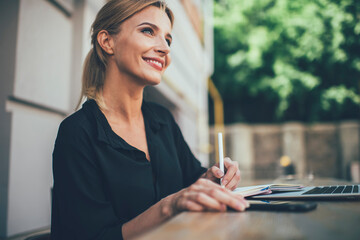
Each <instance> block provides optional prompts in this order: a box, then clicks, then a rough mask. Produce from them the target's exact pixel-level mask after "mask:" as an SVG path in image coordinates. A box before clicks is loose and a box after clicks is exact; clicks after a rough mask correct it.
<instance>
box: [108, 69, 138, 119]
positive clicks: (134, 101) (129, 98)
mask: <svg viewBox="0 0 360 240" xmlns="http://www.w3.org/2000/svg"><path fill="white" fill-rule="evenodd" d="M112 69H114V68H111V67H108V71H107V72H106V78H105V82H104V86H103V98H104V102H105V105H106V109H103V112H104V113H105V115H106V116H107V117H109V118H110V119H113V118H116V119H120V120H122V121H126V122H128V123H132V122H134V120H137V119H139V118H142V112H141V105H142V101H143V92H144V86H139V85H138V84H137V81H136V80H134V79H132V78H131V77H129V76H126V75H124V74H120V72H119V71H112ZM116 69H117V68H116Z"/></svg>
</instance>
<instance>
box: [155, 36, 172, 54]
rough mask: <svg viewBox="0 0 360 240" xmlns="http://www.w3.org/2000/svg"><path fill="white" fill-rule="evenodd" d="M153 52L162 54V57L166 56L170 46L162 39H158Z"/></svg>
mask: <svg viewBox="0 0 360 240" xmlns="http://www.w3.org/2000/svg"><path fill="white" fill-rule="evenodd" d="M155 51H156V52H159V53H162V54H164V55H167V54H169V53H170V46H169V44H168V43H167V41H166V39H164V38H159V40H158V43H157V45H156V47H155Z"/></svg>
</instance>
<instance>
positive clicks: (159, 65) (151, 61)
mask: <svg viewBox="0 0 360 240" xmlns="http://www.w3.org/2000/svg"><path fill="white" fill-rule="evenodd" d="M144 60H145V62H147V63H148V64H149V65H150V66H152V67H154V68H155V69H157V70H159V71H161V70H162V69H163V64H162V63H161V62H159V61H157V60H154V59H150V58H144Z"/></svg>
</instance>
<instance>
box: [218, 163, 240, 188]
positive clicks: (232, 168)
mask: <svg viewBox="0 0 360 240" xmlns="http://www.w3.org/2000/svg"><path fill="white" fill-rule="evenodd" d="M224 164H225V167H226V174H225V176H224V178H223V180H222V183H223V185H225V186H226V185H227V184H228V183H229V182H230V181H231V180H232V179H233V177H234V176H235V174H236V172H237V171H238V169H239V168H238V163H237V162H234V161H231V160H230V158H225V159H224Z"/></svg>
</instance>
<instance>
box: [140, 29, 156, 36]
mask: <svg viewBox="0 0 360 240" xmlns="http://www.w3.org/2000/svg"><path fill="white" fill-rule="evenodd" d="M141 32H142V33H145V34H149V35H154V30H152V29H151V28H144V29H143V30H141Z"/></svg>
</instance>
